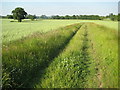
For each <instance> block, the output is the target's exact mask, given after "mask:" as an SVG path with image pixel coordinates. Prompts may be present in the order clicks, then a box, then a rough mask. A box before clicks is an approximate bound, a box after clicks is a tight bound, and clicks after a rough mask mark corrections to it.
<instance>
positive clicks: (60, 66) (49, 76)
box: [35, 25, 90, 88]
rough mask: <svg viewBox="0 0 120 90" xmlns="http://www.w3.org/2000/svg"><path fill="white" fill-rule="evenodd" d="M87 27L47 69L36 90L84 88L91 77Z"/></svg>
mask: <svg viewBox="0 0 120 90" xmlns="http://www.w3.org/2000/svg"><path fill="white" fill-rule="evenodd" d="M87 35H88V34H87V27H86V26H85V25H83V26H82V27H81V28H80V29H79V31H78V32H77V34H76V35H75V36H74V37H73V39H71V41H70V43H69V44H68V45H67V46H66V49H65V50H64V51H63V53H61V54H60V55H59V56H58V57H56V58H55V59H54V61H53V62H52V63H51V65H50V66H49V67H48V68H47V69H46V73H45V75H44V76H43V77H42V79H40V80H39V81H40V82H39V83H38V84H37V85H36V86H35V87H36V88H83V87H84V84H85V82H86V76H87V75H89V70H88V68H89V64H90V61H89V55H88V50H87V48H88V44H87V43H88V42H89V41H88V38H87Z"/></svg>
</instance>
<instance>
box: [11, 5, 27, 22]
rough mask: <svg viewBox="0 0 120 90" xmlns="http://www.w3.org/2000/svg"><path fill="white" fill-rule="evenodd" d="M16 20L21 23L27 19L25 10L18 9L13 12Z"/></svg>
mask: <svg viewBox="0 0 120 90" xmlns="http://www.w3.org/2000/svg"><path fill="white" fill-rule="evenodd" d="M12 13H13V17H14V19H17V20H18V22H21V21H22V19H25V16H26V15H27V13H26V12H25V11H24V9H23V8H20V7H17V8H15V10H13V11H12Z"/></svg>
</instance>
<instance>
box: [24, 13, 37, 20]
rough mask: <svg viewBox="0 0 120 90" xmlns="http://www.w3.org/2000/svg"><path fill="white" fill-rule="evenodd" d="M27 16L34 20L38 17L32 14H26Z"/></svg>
mask: <svg viewBox="0 0 120 90" xmlns="http://www.w3.org/2000/svg"><path fill="white" fill-rule="evenodd" d="M26 18H27V19H31V20H32V21H33V20H34V19H36V18H37V17H36V15H30V14H29V15H27V16H26Z"/></svg>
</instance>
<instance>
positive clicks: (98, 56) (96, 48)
mask: <svg viewBox="0 0 120 90" xmlns="http://www.w3.org/2000/svg"><path fill="white" fill-rule="evenodd" d="M88 27H89V32H88V34H89V37H88V38H89V39H90V40H91V47H92V48H91V49H90V52H91V53H90V54H91V56H92V58H93V62H94V63H95V65H94V67H95V69H96V72H97V74H96V76H94V78H93V76H91V79H92V80H91V81H94V82H98V81H99V84H98V87H103V88H117V87H118V32H117V31H116V30H114V29H110V28H106V27H104V26H100V25H96V24H88ZM93 32H94V33H93ZM94 67H92V68H94ZM94 73H95V72H94ZM94 75H95V74H94ZM95 78H97V80H96V79H95ZM89 85H90V87H92V86H93V85H92V84H91V83H89ZM89 85H88V86H89Z"/></svg>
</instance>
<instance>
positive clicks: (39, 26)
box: [2, 19, 118, 88]
mask: <svg viewBox="0 0 120 90" xmlns="http://www.w3.org/2000/svg"><path fill="white" fill-rule="evenodd" d="M11 21H12V20H8V19H4V20H3V21H2V22H3V24H2V26H3V30H2V35H3V36H2V41H3V44H2V65H3V66H2V67H3V75H2V82H3V87H4V88H8V87H9V88H23V87H24V88H26V87H27V88H118V22H113V21H100V20H93V21H92V20H37V21H30V20H24V21H23V22H21V23H18V22H16V21H14V22H11Z"/></svg>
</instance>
